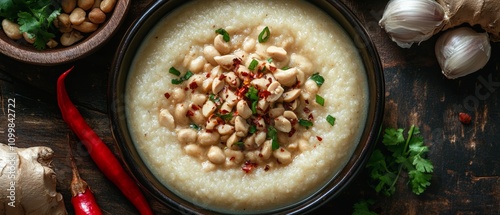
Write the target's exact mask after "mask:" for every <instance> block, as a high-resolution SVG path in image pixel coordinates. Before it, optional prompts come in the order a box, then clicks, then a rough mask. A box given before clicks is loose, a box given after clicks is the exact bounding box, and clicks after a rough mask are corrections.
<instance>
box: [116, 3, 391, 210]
mask: <svg viewBox="0 0 500 215" xmlns="http://www.w3.org/2000/svg"><path fill="white" fill-rule="evenodd" d="M183 2H184V1H182V0H178V1H177V0H171V1H165V0H164V1H161V0H160V1H157V2H155V3H154V4H152V5H151V7H150V8H149V9H148V10H147V11H146V12H145V13H144V14H143V15H142V16H141V17H140V18H139V19H138V20H136V22H135V23H134V24H133V25H132V26H131V27H130V29H129V30H128V31H127V33H126V35H125V36H124V38H123V40H122V42H121V44H120V46H119V49H118V52H117V55H116V58H115V61H114V63H113V67H112V70H113V71H112V73H111V77H110V86H109V87H110V88H109V93H110V95H109V108H110V117H111V123H112V129H113V135H114V138H115V140H116V142H117V144H118V145H119V148H120V150H121V153H122V155H123V158H124V162H125V163H126V165H127V166H128V168H129V170H130V172H131V174H132V175H133V176H134V177H135V178H136V179H137V180H138V182H139V183H140V184H141V185H142V187H143V188H145V189H146V190H147V191H148V192H150V193H151V194H152V195H153V196H155V197H156V198H157V199H158V200H159V201H161V202H162V203H164V204H166V205H167V206H169V207H171V208H173V209H175V210H177V211H179V212H182V213H188V214H198V213H202V214H214V213H216V212H214V211H211V210H210V209H208V208H203V207H200V206H197V205H195V204H193V203H191V202H190V201H188V200H186V199H183V198H181V197H179V196H177V195H175V194H174V193H173V192H171V191H170V190H169V189H167V188H166V187H165V186H163V185H162V184H161V182H160V181H159V180H157V179H156V178H155V176H154V175H153V173H151V171H150V170H149V169H148V167H147V166H146V165H145V163H144V162H143V161H142V160H141V157H140V155H139V153H138V152H137V150H136V148H135V146H134V143H133V141H132V138H131V136H130V134H129V130H128V129H129V128H128V126H127V119H126V117H125V108H124V107H125V104H124V100H125V99H124V94H125V87H126V80H127V75H128V72H129V68H130V66H131V62H132V60H133V58H134V55H135V54H136V51H137V50H138V48H139V46H140V45H141V42H142V41H143V39H144V38H145V37H146V35H147V34H148V33H149V31H150V29H152V28H153V26H154V25H155V24H156V23H157V22H158V21H159V20H160V19H161V18H163V17H164V16H165V15H167V14H168V13H169V12H170V11H172V10H174V9H175V8H176V7H178V6H179V5H181V4H183ZM312 3H313V4H315V5H316V6H317V7H318V8H321V9H323V10H324V11H325V12H326V13H328V14H329V15H330V16H331V17H332V18H333V19H334V20H336V21H337V22H338V23H339V24H340V25H341V26H342V27H343V28H344V30H345V31H346V32H347V33H348V35H349V36H350V37H351V39H352V40H353V41H354V43H355V45H356V47H357V49H358V51H359V53H360V55H361V58H362V62H363V64H364V67H365V70H366V76H367V79H368V85H369V86H368V91H369V101H368V102H369V107H368V115H367V121H366V122H365V124H364V130H363V132H362V136H361V140H360V142H359V144H358V146H357V148H356V149H355V151H354V154H353V155H352V157H351V158H350V160H349V161H348V163H347V165H346V166H345V167H344V168H343V169H342V170H341V171H340V172H339V173H338V174H337V175H336V176H335V177H334V178H333V179H332V180H330V182H328V184H327V185H326V186H323V187H322V188H321V189H320V190H319V191H318V192H315V193H314V194H312V195H311V196H309V197H308V198H307V199H305V200H304V201H301V202H300V204H294V205H291V206H290V207H285V208H280V209H277V210H274V211H272V213H287V214H288V213H290V214H302V213H305V212H310V211H312V210H314V209H316V208H318V207H319V206H321V205H322V204H324V203H325V202H328V200H330V199H332V198H334V197H335V196H337V195H338V194H339V193H340V192H341V191H342V190H343V189H344V188H345V187H346V186H348V185H349V183H350V182H351V181H352V180H353V179H354V177H356V175H357V174H358V172H359V171H360V170H361V169H362V168H363V167H364V165H365V163H366V161H367V159H368V158H369V156H370V155H371V152H372V150H373V147H374V146H375V144H376V143H375V141H376V138H377V135H378V133H379V130H380V126H381V122H382V117H383V110H384V79H383V70H382V67H381V63H380V58H379V56H378V53H377V51H376V49H375V47H374V45H373V43H372V41H371V40H370V37H369V36H368V34H367V33H366V31H365V30H364V28H363V27H362V25H361V24H360V22H359V21H358V20H357V18H356V17H355V16H354V15H353V14H352V12H351V11H350V10H349V9H348V8H347V7H346V6H345V5H344V4H342V3H341V2H339V1H333V0H328V1H324V0H315V1H312Z"/></svg>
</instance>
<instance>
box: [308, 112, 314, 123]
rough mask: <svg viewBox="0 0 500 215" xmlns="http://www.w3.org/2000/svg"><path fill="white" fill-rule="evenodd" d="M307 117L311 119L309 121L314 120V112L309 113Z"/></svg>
mask: <svg viewBox="0 0 500 215" xmlns="http://www.w3.org/2000/svg"><path fill="white" fill-rule="evenodd" d="M307 119H309V121H313V120H314V116H313V114H312V113H311V114H309V116H308V117H307Z"/></svg>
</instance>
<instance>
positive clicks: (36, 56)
mask: <svg viewBox="0 0 500 215" xmlns="http://www.w3.org/2000/svg"><path fill="white" fill-rule="evenodd" d="M130 2H131V0H119V1H117V2H116V5H115V8H114V9H113V11H112V13H111V15H110V16H109V19H107V20H106V22H104V23H103V24H100V25H101V26H99V28H98V29H97V30H96V31H94V32H93V33H91V34H89V35H88V36H86V37H85V38H84V40H82V41H80V42H78V43H77V44H75V45H71V46H68V47H61V48H55V49H49V48H47V49H45V50H41V51H40V50H37V49H35V48H34V47H28V46H24V45H22V44H19V43H17V42H16V41H14V40H12V39H10V38H9V37H7V35H5V32H3V30H1V31H0V53H2V54H4V55H6V56H8V57H11V58H13V59H15V60H17V61H20V62H23V63H28V64H33V65H41V66H52V65H58V64H63V63H70V62H73V61H76V60H78V59H81V58H84V57H86V56H88V55H90V54H92V53H93V52H95V51H97V50H98V49H99V48H101V47H102V46H104V45H105V44H106V42H108V41H109V40H110V39H111V38H112V37H113V36H114V35H115V33H116V31H117V30H118V29H119V27H120V26H121V24H122V23H123V21H124V20H125V18H126V17H127V16H126V15H127V13H128V10H129V8H130Z"/></svg>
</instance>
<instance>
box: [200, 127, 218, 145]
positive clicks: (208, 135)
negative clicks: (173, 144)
mask: <svg viewBox="0 0 500 215" xmlns="http://www.w3.org/2000/svg"><path fill="white" fill-rule="evenodd" d="M219 138H220V134H219V133H217V132H207V131H200V132H199V133H198V141H197V142H198V143H199V144H200V145H202V146H210V145H215V144H217V143H219Z"/></svg>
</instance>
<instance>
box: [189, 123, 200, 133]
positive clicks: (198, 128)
mask: <svg viewBox="0 0 500 215" xmlns="http://www.w3.org/2000/svg"><path fill="white" fill-rule="evenodd" d="M189 127H190V128H192V129H195V130H198V131H199V130H201V127H200V126H198V125H196V124H191V125H189Z"/></svg>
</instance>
